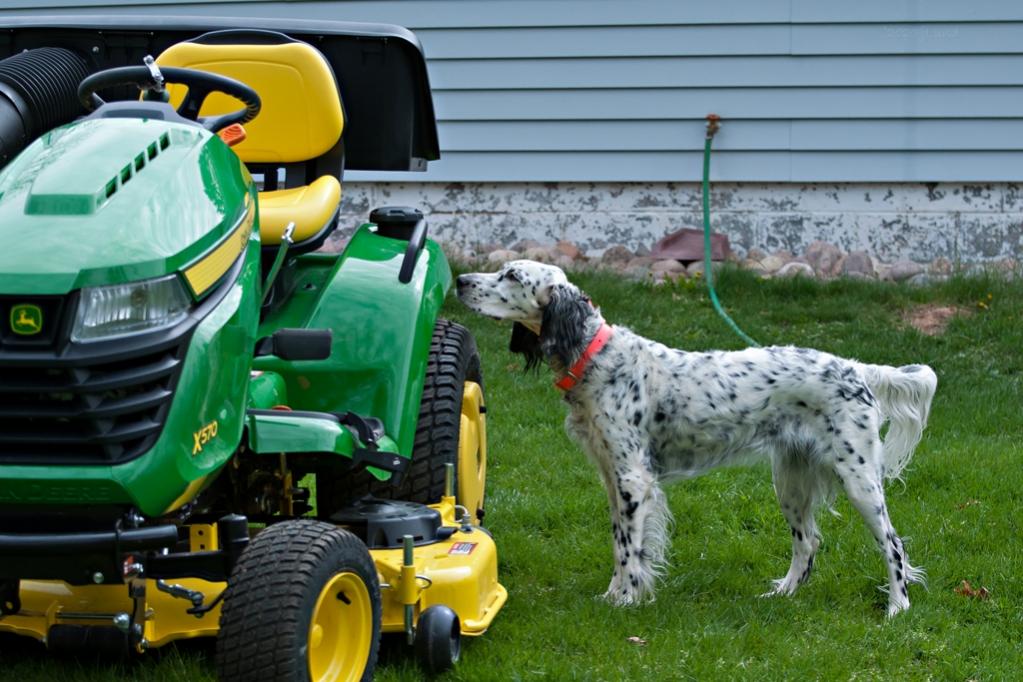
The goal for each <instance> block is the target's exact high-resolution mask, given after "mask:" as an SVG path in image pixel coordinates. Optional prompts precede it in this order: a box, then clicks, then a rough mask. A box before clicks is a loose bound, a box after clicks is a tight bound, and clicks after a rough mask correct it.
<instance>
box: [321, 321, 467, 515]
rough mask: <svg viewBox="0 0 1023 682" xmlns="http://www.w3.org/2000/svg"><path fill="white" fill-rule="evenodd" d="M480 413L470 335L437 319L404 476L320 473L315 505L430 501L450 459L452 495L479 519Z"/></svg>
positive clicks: (331, 507) (437, 491)
mask: <svg viewBox="0 0 1023 682" xmlns="http://www.w3.org/2000/svg"><path fill="white" fill-rule="evenodd" d="M485 413H486V407H485V403H484V399H483V373H482V371H481V369H480V356H479V352H478V351H477V350H476V341H475V340H473V338H472V334H471V333H470V332H469V330H468V329H466V328H465V327H463V326H462V325H460V324H456V323H454V322H451V321H449V320H445V319H438V320H437V324H436V326H435V327H434V330H433V338H432V340H431V342H430V356H429V359H428V360H427V365H426V378H425V381H424V383H423V398H422V402H421V403H420V406H419V421H418V422H417V426H416V439H415V445H414V447H413V452H412V464H411V466H410V468H409V470H408V472H407V473H406V475H405V479H404V480H403V481H402V483H401V485H400V486H393V485H391V484H390V483H389V482H386V481H385V482H381V481H378V480H376V479H375V478H373V477H372V476H370V475H369V474H368V473H366V472H364V471H360V472H357V473H355V474H354V475H351V476H348V477H344V478H341V479H328V478H327V477H326V476H323V475H320V476H319V477H317V481H316V489H317V497H318V499H317V502H318V505H319V507H320V509H321V510H322V511H324V512H326V511H329V510H334V509H339V508H341V507H343V506H345V505H346V504H348V503H349V502H351V501H352V500H355V499H358V498H360V497H362V496H364V495H374V496H375V497H380V498H384V499H394V500H410V501H412V502H420V503H422V504H434V503H436V502H438V501H440V498H441V496H442V495H443V494H444V478H445V470H446V466H447V465H448V464H454V465H455V500H456V501H457V503H458V504H460V505H462V506H464V507H465V508H466V509H468V510H469V512H470V513H471V514H472V516H473V520H474V521H475V522H477V523H478V522H481V521H482V520H483V519H482V513H481V512H482V509H483V495H484V489H485V485H486V470H487V429H486V415H485ZM324 503H326V504H324ZM322 515H324V516H327V515H329V513H328V514H322Z"/></svg>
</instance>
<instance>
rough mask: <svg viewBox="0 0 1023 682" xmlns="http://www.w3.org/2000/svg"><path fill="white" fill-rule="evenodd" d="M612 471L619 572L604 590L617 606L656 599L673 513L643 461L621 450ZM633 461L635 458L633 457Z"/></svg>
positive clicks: (615, 538)
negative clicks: (657, 581)
mask: <svg viewBox="0 0 1023 682" xmlns="http://www.w3.org/2000/svg"><path fill="white" fill-rule="evenodd" d="M616 459H617V460H618V462H619V464H618V466H615V467H614V469H613V471H612V472H611V475H612V479H613V480H612V481H611V482H610V483H611V486H613V490H612V489H609V496H613V497H614V500H615V503H614V504H613V505H612V510H611V511H612V528H613V529H614V556H615V572H614V575H613V576H612V578H611V584H610V585H609V586H608V589H607V592H606V593H605V594H604V597H605V599H607V600H608V601H609V602H611V603H612V604H615V605H619V606H624V605H627V604H636V603H639V602H641V601H645V600H651V601H652V600H653V598H654V583H655V581H656V580H657V576H658V573H659V570H660V568H661V566H662V564H663V563H664V552H665V546H666V543H667V526H668V523H669V519H670V516H669V512H668V507H667V502H666V500H665V497H664V493H663V492H662V491H661V488H660V486H659V485H658V484H657V478H656V477H655V476H654V474H653V472H651V471H649V470H648V469H647V468H646V467H645V466H644V464H643V460H644V458H643V457H642V456H639V457H637V458H635V459H633V458H631V457H627V456H626V455H625V454H624V453H621V454H620V456H619V457H616ZM630 460H631V461H630Z"/></svg>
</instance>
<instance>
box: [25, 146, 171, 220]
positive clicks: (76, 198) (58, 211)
mask: <svg viewBox="0 0 1023 682" xmlns="http://www.w3.org/2000/svg"><path fill="white" fill-rule="evenodd" d="M170 146H171V136H170V133H168V132H164V133H163V134H162V135H160V136H159V137H158V138H157V139H155V140H154V141H153V142H151V143H150V144H148V145H147V146H146V147H145V148H144V149H143V150H142V151H140V152H139V153H138V154H136V155H135V157H134V158H133V159H132V160H131V161H129V162H128V163H127V164H125V165H124V166H123V167H122V168H121V169H120V170H119V171H117V173H116V174H115V175H114V176H113V177H112V178H110V179H109V180H108V181H107V182H105V183H104V184H103V186H102V187H101V188H100V189H99V190H96V191H91V190H86V191H84V192H75V191H74V190H68V189H67V188H64V191H60V188H57V187H53V188H52V190H53V191H47V190H49V189H50V188H44V189H42V191H38V192H33V193H32V194H30V195H29V198H28V203H27V205H26V207H25V212H26V213H28V214H29V215H88V214H92V213H95V212H96V210H97V209H99V208H100V206H102V205H103V204H105V203H106V202H107V201H109V200H110V198H111V197H112V196H114V195H115V194H117V192H118V191H119V190H120V189H121V188H122V187H123V186H124V185H126V184H128V183H129V182H131V180H132V178H134V177H135V176H136V175H138V174H139V173H140V172H142V170H143V169H144V168H145V167H146V166H147V165H148V164H150V163H152V162H153V161H154V160H155V159H156V157H158V156H159V155H160V154H161V153H162V152H163V151H165V150H166V149H167V148H168V147H170ZM47 184H49V183H47Z"/></svg>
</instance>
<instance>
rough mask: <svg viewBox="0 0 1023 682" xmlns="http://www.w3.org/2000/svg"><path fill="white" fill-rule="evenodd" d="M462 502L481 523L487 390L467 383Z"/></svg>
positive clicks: (462, 437)
mask: <svg viewBox="0 0 1023 682" xmlns="http://www.w3.org/2000/svg"><path fill="white" fill-rule="evenodd" d="M456 480H457V481H458V491H457V495H458V501H459V503H460V504H461V505H462V506H463V507H465V508H466V509H468V510H469V513H470V514H472V516H473V520H474V521H475V522H476V523H478V522H479V519H477V518H476V511H477V510H478V509H482V508H483V495H484V492H485V491H486V485H487V417H486V414H484V412H483V389H481V388H480V385H479V384H477V383H476V382H475V381H466V382H465V385H464V388H463V389H462V416H461V425H460V427H459V430H458V477H457V479H456Z"/></svg>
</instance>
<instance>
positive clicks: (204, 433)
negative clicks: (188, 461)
mask: <svg viewBox="0 0 1023 682" xmlns="http://www.w3.org/2000/svg"><path fill="white" fill-rule="evenodd" d="M218 426H219V425H218V424H217V420H216V419H214V420H213V421H211V422H210V423H209V424H207V425H206V426H204V427H202V428H201V429H199V430H198V431H196V432H195V433H193V434H192V438H193V440H194V441H195V444H194V445H193V446H192V456H193V457H194V456H195V455H198V454H199V453H200V452H202V448H203V446H204V445H206V444H207V443H209V442H210V441H211V440H213V439H214V438H216V437H217V427H218Z"/></svg>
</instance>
